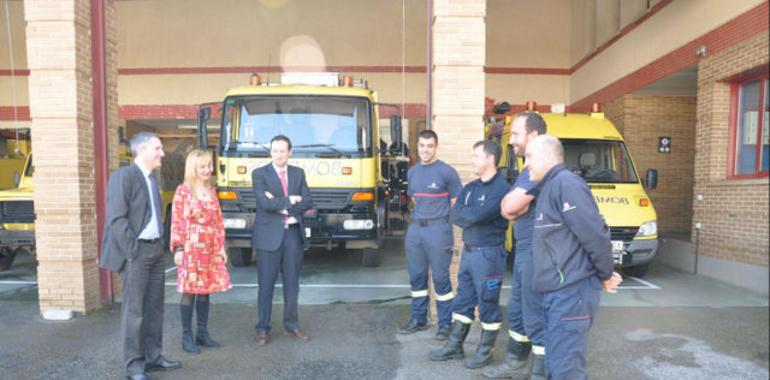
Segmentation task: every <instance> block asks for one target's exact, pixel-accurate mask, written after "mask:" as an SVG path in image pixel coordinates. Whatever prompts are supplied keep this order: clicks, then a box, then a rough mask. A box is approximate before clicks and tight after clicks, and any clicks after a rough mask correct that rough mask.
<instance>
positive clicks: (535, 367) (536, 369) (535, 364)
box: [529, 354, 546, 380]
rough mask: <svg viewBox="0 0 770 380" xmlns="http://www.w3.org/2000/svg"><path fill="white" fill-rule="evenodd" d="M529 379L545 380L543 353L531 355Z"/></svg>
mask: <svg viewBox="0 0 770 380" xmlns="http://www.w3.org/2000/svg"><path fill="white" fill-rule="evenodd" d="M529 378H530V379H531V380H545V379H546V376H545V355H537V354H534V355H532V372H531V374H530V376H529Z"/></svg>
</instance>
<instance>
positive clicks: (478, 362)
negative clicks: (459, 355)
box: [465, 330, 499, 369]
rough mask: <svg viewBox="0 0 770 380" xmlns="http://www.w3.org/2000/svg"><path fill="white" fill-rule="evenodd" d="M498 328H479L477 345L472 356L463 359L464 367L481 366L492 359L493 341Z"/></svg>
mask: <svg viewBox="0 0 770 380" xmlns="http://www.w3.org/2000/svg"><path fill="white" fill-rule="evenodd" d="M498 331H499V330H481V338H480V339H479V345H478V346H477V347H476V353H475V354H474V355H473V357H471V358H468V359H465V368H470V369H476V368H481V367H483V366H485V365H487V364H489V362H490V361H492V353H493V352H495V341H496V340H497V332H498Z"/></svg>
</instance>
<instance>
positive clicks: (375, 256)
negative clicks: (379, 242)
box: [361, 248, 380, 267]
mask: <svg viewBox="0 0 770 380" xmlns="http://www.w3.org/2000/svg"><path fill="white" fill-rule="evenodd" d="M361 251H362V252H361V265H362V266H365V267H378V266H380V251H379V250H377V249H374V248H364V249H362V250H361Z"/></svg>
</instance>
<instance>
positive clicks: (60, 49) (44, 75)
mask: <svg viewBox="0 0 770 380" xmlns="http://www.w3.org/2000/svg"><path fill="white" fill-rule="evenodd" d="M105 3H107V4H106V7H107V8H108V9H110V10H109V11H108V14H110V15H112V14H113V11H112V10H111V8H112V7H113V5H112V2H105ZM24 13H25V20H26V21H27V41H26V42H27V61H28V64H29V69H30V76H29V104H30V116H31V119H32V146H33V152H34V161H35V174H34V178H35V212H36V214H37V220H36V222H35V236H36V244H37V256H38V257H37V258H38V289H39V296H40V310H41V312H42V313H45V312H47V311H51V310H57V309H69V310H73V311H76V312H81V313H85V312H87V311H88V310H91V309H93V308H96V307H98V306H99V305H100V302H99V275H98V265H97V244H98V242H97V220H96V210H95V208H96V202H95V188H96V182H95V176H94V133H93V130H94V126H93V108H92V107H93V106H92V104H93V97H92V95H93V92H92V66H91V54H92V50H91V34H90V30H91V21H90V17H91V13H90V1H89V0H60V1H54V2H52V1H44V0H25V1H24ZM112 30H113V31H114V25H113V26H112ZM112 41H113V43H112V47H113V49H112V50H113V53H112V54H111V55H110V57H111V58H112V60H113V62H112V63H108V64H107V66H108V68H109V67H114V57H115V54H114V51H115V49H114V32H113V33H112ZM108 45H109V44H108ZM108 55H109V54H108ZM112 78H113V79H114V78H115V76H114V75H113V76H112ZM108 91H111V92H112V93H113V95H112V97H111V99H112V100H113V101H114V99H115V98H116V96H115V94H114V93H115V86H114V84H113V85H108ZM109 108H110V107H108V109H109ZM112 111H115V113H114V114H115V115H116V114H117V112H116V110H115V107H114V106H113V107H112ZM111 118H113V117H109V118H108V119H111ZM113 135H114V133H113ZM113 139H114V138H113Z"/></svg>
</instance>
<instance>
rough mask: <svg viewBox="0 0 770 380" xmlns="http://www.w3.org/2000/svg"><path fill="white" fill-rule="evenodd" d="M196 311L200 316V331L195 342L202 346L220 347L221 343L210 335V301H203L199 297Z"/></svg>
mask: <svg viewBox="0 0 770 380" xmlns="http://www.w3.org/2000/svg"><path fill="white" fill-rule="evenodd" d="M195 313H196V314H197V316H198V331H197V334H196V336H195V342H196V343H198V344H200V345H201V346H206V347H219V343H217V342H216V341H215V340H214V339H211V336H209V329H208V324H209V302H208V301H205V302H201V300H200V299H198V301H197V302H196V303H195Z"/></svg>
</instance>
